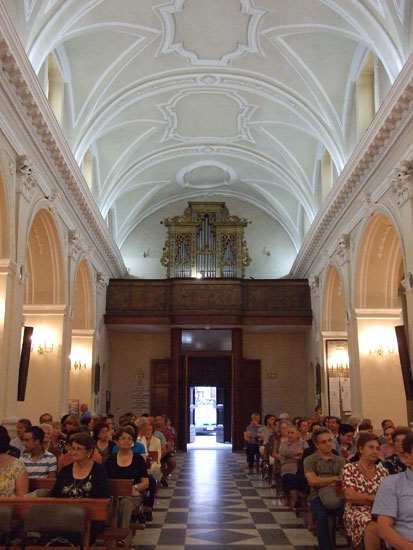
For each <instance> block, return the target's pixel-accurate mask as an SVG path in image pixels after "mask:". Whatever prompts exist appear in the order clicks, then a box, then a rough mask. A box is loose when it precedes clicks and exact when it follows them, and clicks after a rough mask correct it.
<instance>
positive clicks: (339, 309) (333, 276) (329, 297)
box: [321, 265, 346, 332]
mask: <svg viewBox="0 0 413 550" xmlns="http://www.w3.org/2000/svg"><path fill="white" fill-rule="evenodd" d="M322 304H323V308H322V324H321V326H322V330H323V331H325V332H345V331H346V320H345V313H346V305H345V300H344V291H343V283H342V279H341V276H340V273H339V271H338V269H337V268H336V266H334V265H330V266H329V267H328V269H327V274H326V277H325V283H324V291H323V302H322Z"/></svg>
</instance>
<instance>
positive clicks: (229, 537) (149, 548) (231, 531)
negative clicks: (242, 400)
mask: <svg viewBox="0 0 413 550" xmlns="http://www.w3.org/2000/svg"><path fill="white" fill-rule="evenodd" d="M176 456H177V459H178V465H177V468H176V470H175V471H174V473H173V474H172V476H171V478H170V481H169V487H167V488H161V489H159V491H158V496H157V499H156V502H155V509H154V514H153V522H152V523H148V524H147V527H146V529H145V530H144V531H138V532H137V534H136V536H135V538H134V540H133V545H134V547H135V548H136V549H137V550H195V549H197V550H219V549H220V548H223V547H228V546H231V547H232V548H239V549H242V550H250V549H251V550H294V549H295V550H316V548H317V539H316V538H315V537H314V536H313V535H312V534H311V533H310V532H309V531H308V530H307V528H306V526H305V524H304V520H303V519H302V518H297V517H296V516H295V513H294V512H292V511H291V510H290V509H289V508H285V507H284V506H283V505H282V502H281V501H280V500H279V499H277V498H276V495H275V491H274V490H273V489H270V488H269V487H268V483H267V482H266V481H263V480H262V479H261V476H259V475H258V474H252V475H250V474H248V473H247V468H246V462H245V455H244V454H243V453H235V454H234V453H232V452H231V450H230V448H228V446H226V448H225V449H222V450H215V449H193V450H190V451H188V452H187V453H185V454H178V455H176Z"/></svg>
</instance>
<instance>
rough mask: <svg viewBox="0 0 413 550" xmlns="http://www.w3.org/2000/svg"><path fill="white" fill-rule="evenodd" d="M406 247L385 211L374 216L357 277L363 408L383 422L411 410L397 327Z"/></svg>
mask: <svg viewBox="0 0 413 550" xmlns="http://www.w3.org/2000/svg"><path fill="white" fill-rule="evenodd" d="M403 278H404V266H403V255H402V248H401V245H400V239H399V236H398V234H397V231H396V228H395V226H394V224H393V222H392V221H391V219H390V218H389V217H387V216H386V215H384V214H378V215H376V216H374V217H373V218H372V219H371V220H370V222H369V224H368V225H367V227H366V229H365V231H364V235H363V237H362V241H361V245H360V247H359V253H358V258H357V273H356V278H355V305H356V308H355V314H356V322H357V335H358V348H359V366H360V385H361V399H362V413H363V415H365V416H367V415H368V416H369V417H371V418H372V420H373V424H374V425H380V421H381V420H382V419H383V418H386V417H391V418H392V419H393V420H394V421H395V423H398V424H406V422H407V409H406V399H405V390H404V386H403V378H402V371H401V368H400V359H399V355H398V346H397V340H396V334H395V326H400V325H403V324H404V323H403V308H402V300H401V295H400V282H401V281H402V279H403Z"/></svg>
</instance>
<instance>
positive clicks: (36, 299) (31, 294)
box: [24, 210, 65, 305]
mask: <svg viewBox="0 0 413 550" xmlns="http://www.w3.org/2000/svg"><path fill="white" fill-rule="evenodd" d="M26 272H27V274H28V278H27V281H26V289H25V300H24V302H25V304H36V305H40V304H49V305H50V304H63V303H64V295H65V293H64V277H63V263H62V249H61V245H60V239H59V235H58V232H57V228H56V224H55V222H54V220H53V218H52V216H51V215H50V214H49V212H47V211H46V210H40V211H39V212H38V213H37V214H36V217H35V218H34V220H33V223H32V225H31V228H30V233H29V237H28V242H27V253H26Z"/></svg>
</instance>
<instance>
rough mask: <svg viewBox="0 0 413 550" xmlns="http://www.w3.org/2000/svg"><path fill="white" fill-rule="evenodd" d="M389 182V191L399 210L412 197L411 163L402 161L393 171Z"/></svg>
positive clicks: (412, 168)
mask: <svg viewBox="0 0 413 550" xmlns="http://www.w3.org/2000/svg"><path fill="white" fill-rule="evenodd" d="M391 182H392V183H391V190H392V192H393V196H394V198H395V200H396V204H397V205H398V206H399V207H400V208H401V207H402V206H403V205H404V204H405V203H406V202H407V201H408V200H409V199H411V198H412V197H413V162H412V161H410V160H404V161H402V162H401V163H400V166H399V167H398V168H397V169H396V170H395V171H394V174H393V176H392V178H391Z"/></svg>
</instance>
